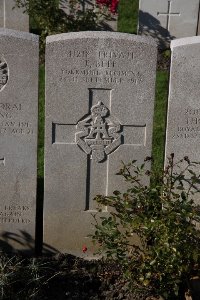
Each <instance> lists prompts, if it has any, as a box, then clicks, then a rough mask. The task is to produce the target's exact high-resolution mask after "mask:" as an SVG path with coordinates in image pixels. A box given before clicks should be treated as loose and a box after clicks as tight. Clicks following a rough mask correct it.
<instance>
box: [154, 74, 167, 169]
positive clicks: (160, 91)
mask: <svg viewBox="0 0 200 300" xmlns="http://www.w3.org/2000/svg"><path fill="white" fill-rule="evenodd" d="M168 77H169V76H168V72H167V71H157V78H156V98H155V108H154V122H153V141H152V143H153V149H152V156H153V158H154V164H153V169H154V171H156V172H159V171H161V170H162V169H163V164H164V151H165V128H166V114H167V96H168Z"/></svg>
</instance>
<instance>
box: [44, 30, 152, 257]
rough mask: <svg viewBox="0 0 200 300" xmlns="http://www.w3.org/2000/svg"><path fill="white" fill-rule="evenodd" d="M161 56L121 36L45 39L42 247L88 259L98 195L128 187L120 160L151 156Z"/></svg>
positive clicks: (147, 43) (142, 40) (143, 41)
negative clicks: (83, 254)
mask: <svg viewBox="0 0 200 300" xmlns="http://www.w3.org/2000/svg"><path fill="white" fill-rule="evenodd" d="M156 53H157V52H156V44H155V42H154V41H153V40H152V39H151V38H147V37H138V36H134V35H129V34H122V33H111V32H109V33H108V32H80V33H68V34H61V35H55V36H51V37H48V38H47V48H46V137H45V139H46V147H45V199H44V242H45V243H47V244H48V245H50V246H52V247H54V248H57V250H59V251H62V252H68V253H73V254H76V255H81V249H82V245H83V244H86V245H88V252H87V253H88V255H90V254H91V252H92V248H91V247H90V246H91V245H90V243H89V241H90V239H88V238H87V235H88V234H89V233H90V232H91V222H92V221H93V219H92V217H91V212H95V208H96V206H95V202H94V201H93V198H94V196H95V195H97V194H104V195H108V194H109V195H110V194H112V192H113V191H114V190H116V189H123V188H127V185H126V184H125V183H124V182H123V180H122V178H121V177H120V176H116V175H115V174H116V173H117V172H118V171H119V169H120V167H121V166H122V164H121V161H124V162H125V163H128V162H130V161H132V160H133V159H137V160H138V161H143V160H144V158H145V157H146V156H147V155H150V154H151V137H152V119H153V106H154V105H153V104H154V84H155V69H156ZM104 213H106V212H104Z"/></svg>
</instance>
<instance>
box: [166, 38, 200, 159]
mask: <svg viewBox="0 0 200 300" xmlns="http://www.w3.org/2000/svg"><path fill="white" fill-rule="evenodd" d="M199 47H200V37H189V38H183V39H178V40H175V41H172V43H171V49H172V61H171V73H170V87H169V107H168V121H167V136H166V157H167V156H169V155H170V153H174V154H175V159H176V160H178V159H182V158H183V157H184V156H188V157H189V158H190V160H191V161H196V162H199V159H200V147H199V144H200V101H199V94H200V83H199V74H200V53H199Z"/></svg>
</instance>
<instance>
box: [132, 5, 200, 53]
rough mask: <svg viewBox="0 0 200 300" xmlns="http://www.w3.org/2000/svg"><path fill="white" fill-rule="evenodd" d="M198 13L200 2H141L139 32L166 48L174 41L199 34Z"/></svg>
mask: <svg viewBox="0 0 200 300" xmlns="http://www.w3.org/2000/svg"><path fill="white" fill-rule="evenodd" d="M198 12H199V0H190V1H188V0H159V1H158V0H140V2H139V26H138V32H139V34H142V35H150V36H152V37H155V38H156V39H157V40H158V42H159V46H160V47H161V48H165V47H168V46H169V42H170V41H171V40H172V39H175V38H182V37H188V36H195V35H196V34H197V27H198Z"/></svg>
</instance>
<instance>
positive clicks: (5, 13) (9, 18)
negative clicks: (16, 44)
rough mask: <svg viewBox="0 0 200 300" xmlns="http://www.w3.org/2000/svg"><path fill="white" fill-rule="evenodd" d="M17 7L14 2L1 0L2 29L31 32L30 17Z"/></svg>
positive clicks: (0, 17)
mask: <svg viewBox="0 0 200 300" xmlns="http://www.w3.org/2000/svg"><path fill="white" fill-rule="evenodd" d="M15 5H16V3H15V1H14V0H0V27H4V28H9V29H15V30H20V31H29V16H28V15H27V14H24V13H23V8H17V7H15ZM13 7H15V8H14V9H13Z"/></svg>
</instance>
